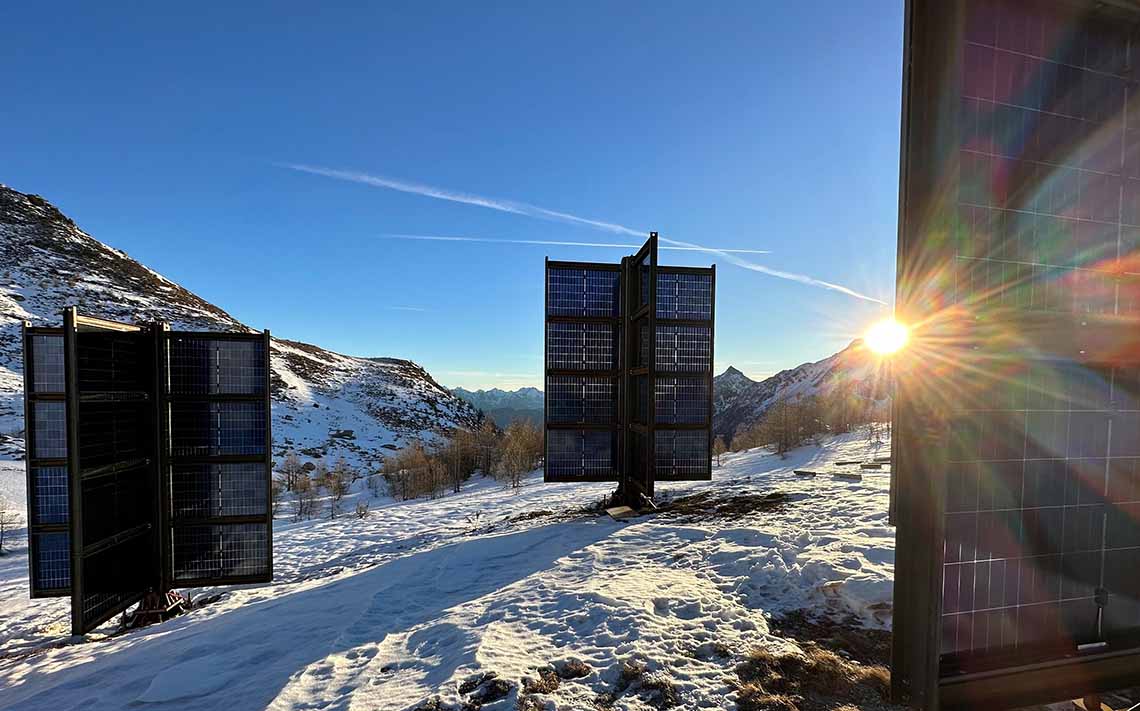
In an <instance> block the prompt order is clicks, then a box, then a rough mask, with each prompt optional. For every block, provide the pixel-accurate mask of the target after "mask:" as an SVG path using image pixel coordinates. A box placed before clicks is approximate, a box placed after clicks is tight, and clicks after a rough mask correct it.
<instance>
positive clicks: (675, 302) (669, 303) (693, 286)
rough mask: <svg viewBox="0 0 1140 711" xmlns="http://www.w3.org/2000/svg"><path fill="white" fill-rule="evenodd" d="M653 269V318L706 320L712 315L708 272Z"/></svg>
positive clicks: (710, 281)
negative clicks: (678, 271) (654, 278)
mask: <svg viewBox="0 0 1140 711" xmlns="http://www.w3.org/2000/svg"><path fill="white" fill-rule="evenodd" d="M658 269H659V270H658V272H657V318H659V319H681V320H692V321H708V320H709V319H711V318H712V302H713V279H712V274H678V273H670V272H667V271H664V270H665V269H666V268H665V267H659V268H658Z"/></svg>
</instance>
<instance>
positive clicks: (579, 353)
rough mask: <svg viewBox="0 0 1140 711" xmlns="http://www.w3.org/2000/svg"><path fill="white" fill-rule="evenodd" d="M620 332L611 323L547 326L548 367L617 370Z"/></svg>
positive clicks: (549, 324) (556, 324)
mask: <svg viewBox="0 0 1140 711" xmlns="http://www.w3.org/2000/svg"><path fill="white" fill-rule="evenodd" d="M616 335H617V330H616V329H615V328H614V327H613V326H612V325H610V324H608V323H548V324H546V367H547V368H548V369H557V370H616V369H617V367H618V347H617V337H616Z"/></svg>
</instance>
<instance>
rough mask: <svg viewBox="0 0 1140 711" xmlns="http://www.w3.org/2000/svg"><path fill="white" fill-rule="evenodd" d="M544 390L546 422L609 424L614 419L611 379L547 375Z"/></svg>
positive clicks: (614, 408) (614, 402) (613, 395)
mask: <svg viewBox="0 0 1140 711" xmlns="http://www.w3.org/2000/svg"><path fill="white" fill-rule="evenodd" d="M546 393H547V395H546V397H547V398H548V399H549V401H550V405H549V411H548V413H547V416H548V419H549V421H550V422H553V423H558V424H574V423H592V424H609V423H612V422H614V421H615V420H616V419H617V386H616V383H615V382H614V380H613V379H612V378H596V377H589V376H573V375H551V376H548V377H547V379H546Z"/></svg>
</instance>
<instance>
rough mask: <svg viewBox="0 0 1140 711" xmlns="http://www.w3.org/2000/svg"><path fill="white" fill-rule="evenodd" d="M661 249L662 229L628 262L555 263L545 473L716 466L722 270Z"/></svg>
mask: <svg viewBox="0 0 1140 711" xmlns="http://www.w3.org/2000/svg"><path fill="white" fill-rule="evenodd" d="M656 254H657V252H656V235H655V234H654V235H651V237H650V240H649V242H647V243H646V245H645V246H644V247H643V248H642V249H641V250H640V251H639V252H638V254H637V255H635V256H633V257H629V258H627V259H625V260H623V262H622V264H621V265H620V266H619V265H605V264H581V263H565V262H547V270H546V359H545V360H546V417H545V425H546V428H545V434H546V460H545V470H546V480H547V481H587V480H598V479H602V480H615V479H618V478H619V476H621V478H622V481H623V482H624V483H623V488H624V487H626V485H629V488H630V490H636V491H638V492H639V493H641V494H645V495H648V496H652V493H653V481H654V480H655V479H656V478H662V479H673V480H682V479H707V478H709V477H710V476H711V466H710V461H711V460H710V457H709V449H710V436H711V435H710V433H711V416H712V407H711V395H712V334H713V330H712V327H713V323H712V317H713V290H714V282H715V278H714V271H713V270H712V269H692V268H669V267H658V266H657V263H656ZM658 428H660V432H658ZM658 446H660V447H661V449H660V450H658V449H657V447H658Z"/></svg>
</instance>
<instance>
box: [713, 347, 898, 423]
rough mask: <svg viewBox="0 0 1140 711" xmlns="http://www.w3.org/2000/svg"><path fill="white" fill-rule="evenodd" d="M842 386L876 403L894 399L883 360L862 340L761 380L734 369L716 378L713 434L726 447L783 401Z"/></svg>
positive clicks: (714, 381) (826, 391) (819, 393)
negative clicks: (820, 358)
mask: <svg viewBox="0 0 1140 711" xmlns="http://www.w3.org/2000/svg"><path fill="white" fill-rule="evenodd" d="M840 385H844V386H847V387H851V388H852V391H853V392H854V393H856V394H857V395H859V396H861V397H863V398H866V399H868V400H873V401H876V402H885V401H886V399H887V398H888V397H889V391H888V389H887V379H886V373H885V371H884V369H883V365H882V361H881V360H880V359H879V358H878V357H876V356H875V355H874V354H873V353H871V352H870V351H869V350H868V349H867V347H866V346H864V345H863V341H862V340H858V339H857V340H855V341H852V342H851V344H850V345H848V346H847V347H846V348H844V349H843V350H841V351H839V352H838V353H836V354H834V355H831V356H828V357H827V358H824V359H823V360H818V361H816V362H814V363H804V364H803V365H800V366H797V367H795V368H789V369H788V370H782V371H780V372H779V373H776V374H775V375H773V376H772V377H770V378H765V379H764V380H761V381H755V380H752V379H750V378H748V377H747V376H746V375H744V373H742V372H740V371H739V370H737V369H736V368H731V367H730V368H729V369H728V370H726V371H724V372H723V373H721V374H720V375H718V376H716V377H715V378H713V413H714V414H713V432H714V433H715V434H717V435H721V436H723V437H724V439H725V442H726V443H727V442H729V441H731V438H732V435H733V434H734V433H735V432H736V431H737V429H739V428H740V427H741V426H745V427H747V426H749V425H752V424H753V423H755V422H757V421H758V420H759V419H760V418H762V417H763V416H764V413H766V412H767V411H768V408H769V407H771V406H772V404H773V403H775V402H776V401H777V400H779V399H780V398H781V397H785V398H795V397H799V396H808V395H826V394H827V393H829V392H831V391H832V390H833V389H834V388H836V387H839V386H840Z"/></svg>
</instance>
